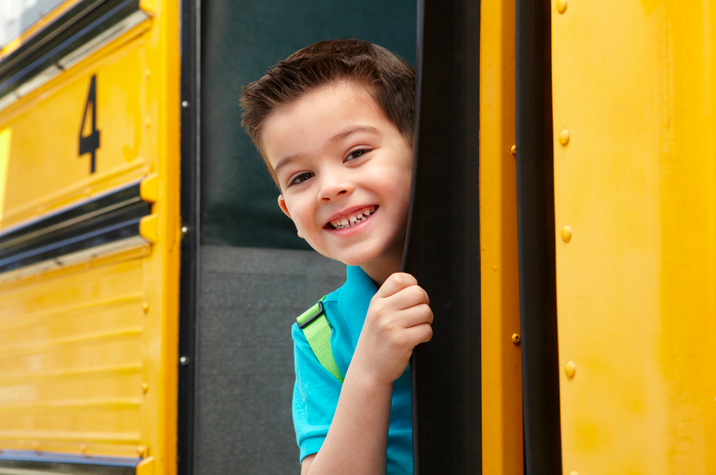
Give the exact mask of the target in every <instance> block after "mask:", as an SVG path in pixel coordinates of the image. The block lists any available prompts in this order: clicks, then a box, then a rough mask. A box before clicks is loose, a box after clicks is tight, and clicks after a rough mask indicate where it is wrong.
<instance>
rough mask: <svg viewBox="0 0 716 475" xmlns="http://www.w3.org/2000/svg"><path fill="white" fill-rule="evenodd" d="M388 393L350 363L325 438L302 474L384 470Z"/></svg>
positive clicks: (387, 386)
mask: <svg viewBox="0 0 716 475" xmlns="http://www.w3.org/2000/svg"><path fill="white" fill-rule="evenodd" d="M351 369H353V371H351ZM392 393H393V385H392V384H386V383H384V382H379V381H377V380H375V379H374V378H372V377H371V376H370V375H369V374H367V373H366V372H364V371H360V369H359V368H358V367H354V365H353V364H351V368H349V369H348V371H347V373H346V378H345V381H344V382H343V389H342V390H341V396H340V398H339V400H338V406H337V408H336V413H335V415H334V417H333V422H332V423H331V428H330V430H329V431H328V435H327V436H326V440H325V441H324V443H323V446H322V447H321V449H320V451H319V452H318V454H317V455H316V456H315V458H314V459H313V460H312V461H311V462H310V466H308V467H304V468H307V470H301V473H302V475H306V474H310V475H321V474H331V475H339V474H351V475H360V474H370V475H375V474H382V473H385V463H386V462H385V458H386V450H387V442H388V426H389V424H390V405H391V398H392Z"/></svg>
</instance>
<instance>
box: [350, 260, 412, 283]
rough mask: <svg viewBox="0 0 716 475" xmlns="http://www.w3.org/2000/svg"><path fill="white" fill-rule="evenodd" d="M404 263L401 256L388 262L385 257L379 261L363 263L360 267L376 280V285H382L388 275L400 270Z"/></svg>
mask: <svg viewBox="0 0 716 475" xmlns="http://www.w3.org/2000/svg"><path fill="white" fill-rule="evenodd" d="M402 263H403V258H402V256H401V257H400V258H399V259H393V260H392V261H391V262H386V260H385V259H383V260H380V261H378V262H374V261H372V262H366V263H365V264H363V265H361V266H360V268H361V269H363V272H365V273H366V274H368V277H370V278H371V280H372V281H373V282H375V285H376V286H378V287H380V286H381V285H383V282H385V281H386V280H387V279H388V277H390V276H391V275H392V274H395V273H396V272H400V267H401V265H402Z"/></svg>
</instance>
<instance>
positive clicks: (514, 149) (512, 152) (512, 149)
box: [510, 145, 517, 157]
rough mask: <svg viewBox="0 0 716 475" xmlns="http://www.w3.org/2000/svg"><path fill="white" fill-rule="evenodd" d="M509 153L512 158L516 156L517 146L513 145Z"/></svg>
mask: <svg viewBox="0 0 716 475" xmlns="http://www.w3.org/2000/svg"><path fill="white" fill-rule="evenodd" d="M510 153H511V154H512V156H514V157H516V156H517V145H513V146H512V147H511V148H510Z"/></svg>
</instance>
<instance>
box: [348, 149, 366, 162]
mask: <svg viewBox="0 0 716 475" xmlns="http://www.w3.org/2000/svg"><path fill="white" fill-rule="evenodd" d="M368 152H370V150H366V149H360V150H354V151H352V152H351V153H349V154H348V156H347V157H346V161H350V160H355V159H356V158H358V157H361V156H363V155H365V154H366V153H368Z"/></svg>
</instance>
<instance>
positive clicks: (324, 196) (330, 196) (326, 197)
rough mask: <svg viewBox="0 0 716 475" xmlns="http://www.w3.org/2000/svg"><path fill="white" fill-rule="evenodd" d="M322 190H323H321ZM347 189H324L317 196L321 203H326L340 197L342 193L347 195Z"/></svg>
mask: <svg viewBox="0 0 716 475" xmlns="http://www.w3.org/2000/svg"><path fill="white" fill-rule="evenodd" d="M322 191H323V190H322ZM347 194H348V190H347V189H340V188H339V189H336V190H326V191H325V192H323V193H321V194H320V195H319V196H318V200H319V201H321V202H322V203H328V202H329V201H335V200H336V199H338V198H341V197H342V195H347Z"/></svg>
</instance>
